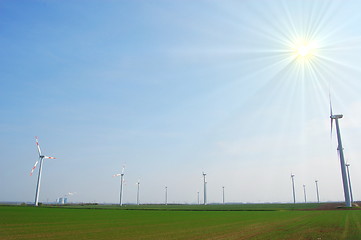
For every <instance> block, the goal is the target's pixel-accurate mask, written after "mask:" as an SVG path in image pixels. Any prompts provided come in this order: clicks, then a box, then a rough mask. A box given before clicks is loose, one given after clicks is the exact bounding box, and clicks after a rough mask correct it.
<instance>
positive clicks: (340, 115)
mask: <svg viewBox="0 0 361 240" xmlns="http://www.w3.org/2000/svg"><path fill="white" fill-rule="evenodd" d="M342 117H343V115H342V114H337V115H331V116H330V118H331V119H339V118H342Z"/></svg>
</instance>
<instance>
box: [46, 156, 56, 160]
mask: <svg viewBox="0 0 361 240" xmlns="http://www.w3.org/2000/svg"><path fill="white" fill-rule="evenodd" d="M44 158H47V159H56V158H55V157H48V156H44Z"/></svg>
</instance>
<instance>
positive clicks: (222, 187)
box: [222, 186, 224, 204]
mask: <svg viewBox="0 0 361 240" xmlns="http://www.w3.org/2000/svg"><path fill="white" fill-rule="evenodd" d="M222 202H223V204H224V186H222Z"/></svg>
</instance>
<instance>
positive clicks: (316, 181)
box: [315, 180, 320, 203]
mask: <svg viewBox="0 0 361 240" xmlns="http://www.w3.org/2000/svg"><path fill="white" fill-rule="evenodd" d="M315 183H316V193H317V202H318V203H320V196H319V194H318V180H315Z"/></svg>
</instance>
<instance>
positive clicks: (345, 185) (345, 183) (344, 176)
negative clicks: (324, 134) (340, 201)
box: [330, 99, 351, 207]
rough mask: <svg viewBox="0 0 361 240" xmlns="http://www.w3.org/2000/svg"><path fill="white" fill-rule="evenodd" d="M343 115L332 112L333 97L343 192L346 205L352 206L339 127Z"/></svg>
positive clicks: (332, 118) (331, 116)
mask: <svg viewBox="0 0 361 240" xmlns="http://www.w3.org/2000/svg"><path fill="white" fill-rule="evenodd" d="M342 117H343V115H342V114H337V115H333V114H332V105H331V99H330V118H331V134H332V123H333V120H335V122H336V133H337V142H338V147H337V150H338V152H339V156H340V164H341V174H342V183H343V192H344V195H345V204H346V207H351V201H350V189H349V184H348V181H347V174H346V165H345V158H344V155H343V147H342V141H341V133H340V127H339V124H338V120H339V119H340V118H342Z"/></svg>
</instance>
